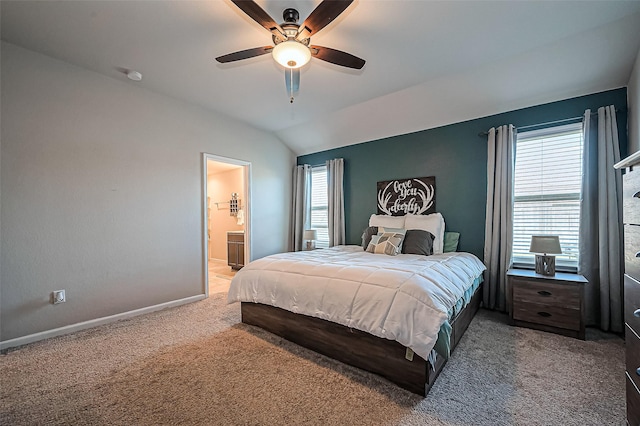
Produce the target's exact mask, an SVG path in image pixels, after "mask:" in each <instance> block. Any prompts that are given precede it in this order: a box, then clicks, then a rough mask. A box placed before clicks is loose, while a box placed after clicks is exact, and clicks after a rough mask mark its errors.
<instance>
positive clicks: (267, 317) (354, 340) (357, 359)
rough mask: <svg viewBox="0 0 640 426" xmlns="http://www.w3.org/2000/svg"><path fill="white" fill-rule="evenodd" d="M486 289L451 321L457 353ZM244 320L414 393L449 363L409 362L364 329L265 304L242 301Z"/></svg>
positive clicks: (401, 350)
mask: <svg viewBox="0 0 640 426" xmlns="http://www.w3.org/2000/svg"><path fill="white" fill-rule="evenodd" d="M481 288H482V287H480V288H478V290H476V293H475V294H474V296H473V298H472V299H471V302H470V303H469V304H468V305H467V306H466V307H465V308H464V309H463V310H462V311H461V312H460V313H459V315H458V316H457V317H456V318H454V320H453V321H452V323H451V326H452V328H453V329H452V332H451V350H452V351H453V348H455V346H456V345H457V344H458V342H459V341H460V337H462V334H464V332H465V330H466V329H467V327H468V326H469V323H470V322H471V320H472V319H473V316H474V315H475V313H476V312H477V310H478V307H479V306H480V298H481V297H480V295H481V291H480V289H481ZM242 322H243V323H245V324H250V325H255V326H258V327H260V328H263V329H265V330H267V331H269V332H271V333H273V334H276V335H278V336H281V337H283V338H285V339H287V340H289V341H291V342H294V343H297V344H299V345H300V346H304V347H306V348H308V349H311V350H314V351H316V352H319V353H321V354H323V355H326V356H328V357H331V358H334V359H336V360H338V361H341V362H344V363H346V364H349V365H353V366H355V367H358V368H362V369H363V370H367V371H370V372H372V373H375V374H378V375H380V376H382V377H384V378H386V379H388V380H389V381H391V382H393V383H395V384H397V385H398V386H400V387H402V388H404V389H407V390H409V391H411V392H413V393H417V394H419V395H422V396H426V395H427V393H428V392H429V390H430V389H431V386H432V385H433V383H434V382H435V379H436V377H437V376H438V375H439V374H440V371H442V368H443V367H444V365H445V363H446V360H445V359H444V357H438V360H437V362H436V365H435V366H434V368H432V366H431V364H430V363H429V362H428V361H426V360H424V359H423V358H422V357H419V356H418V355H415V354H414V355H413V359H412V360H411V361H409V360H408V359H407V356H406V355H407V348H406V347H404V346H403V345H401V344H400V343H398V342H396V341H394V340H389V339H383V338H380V337H376V336H374V335H372V334H369V333H365V332H363V331H359V330H354V329H352V328H349V327H345V326H343V325H340V324H337V323H333V322H330V321H326V320H323V319H320V318H314V317H310V316H306V315H301V314H294V313H292V312H289V311H286V310H284V309H280V308H276V307H273V306H268V305H263V304H259V303H251V302H242Z"/></svg>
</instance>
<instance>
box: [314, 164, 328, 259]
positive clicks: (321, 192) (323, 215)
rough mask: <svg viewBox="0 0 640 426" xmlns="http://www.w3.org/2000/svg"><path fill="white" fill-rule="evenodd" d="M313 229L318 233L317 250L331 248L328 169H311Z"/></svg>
mask: <svg viewBox="0 0 640 426" xmlns="http://www.w3.org/2000/svg"><path fill="white" fill-rule="evenodd" d="M311 229H315V230H316V231H318V239H317V240H316V247H317V248H327V247H329V197H328V195H327V167H326V166H315V167H312V168H311Z"/></svg>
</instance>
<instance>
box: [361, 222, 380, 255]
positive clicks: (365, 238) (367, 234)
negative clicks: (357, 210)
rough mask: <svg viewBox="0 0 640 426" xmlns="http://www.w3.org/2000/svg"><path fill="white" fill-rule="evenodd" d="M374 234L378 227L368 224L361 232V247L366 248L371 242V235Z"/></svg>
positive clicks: (376, 233) (376, 232)
mask: <svg viewBox="0 0 640 426" xmlns="http://www.w3.org/2000/svg"><path fill="white" fill-rule="evenodd" d="M374 235H378V227H377V226H370V227H368V228H367V229H365V230H364V232H363V233H362V248H363V249H365V250H366V249H367V247H369V243H370V242H371V237H373V236H374Z"/></svg>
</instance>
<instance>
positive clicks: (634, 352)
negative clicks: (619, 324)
mask: <svg viewBox="0 0 640 426" xmlns="http://www.w3.org/2000/svg"><path fill="white" fill-rule="evenodd" d="M624 340H625V344H626V345H627V350H626V353H627V355H626V358H627V359H626V364H627V372H628V373H629V377H631V380H633V383H634V384H635V385H636V387H637V388H640V374H638V373H640V339H638V336H636V334H635V333H634V332H633V331H631V329H630V328H629V324H627V325H626V326H625V333H624Z"/></svg>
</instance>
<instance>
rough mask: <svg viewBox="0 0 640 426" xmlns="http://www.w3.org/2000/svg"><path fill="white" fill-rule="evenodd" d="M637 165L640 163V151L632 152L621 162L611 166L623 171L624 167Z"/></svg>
mask: <svg viewBox="0 0 640 426" xmlns="http://www.w3.org/2000/svg"><path fill="white" fill-rule="evenodd" d="M638 163H640V151H637V152H634V153H633V154H631V155H630V156H628V157H627V158H625V159H623V160H622V161H619V162H617V163H616V164H614V165H613V168H614V169H624V168H626V167H631V166H635V165H636V164H638Z"/></svg>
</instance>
